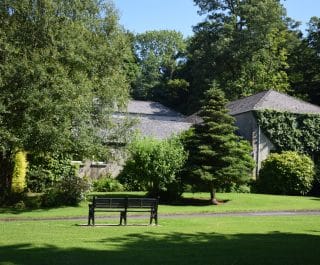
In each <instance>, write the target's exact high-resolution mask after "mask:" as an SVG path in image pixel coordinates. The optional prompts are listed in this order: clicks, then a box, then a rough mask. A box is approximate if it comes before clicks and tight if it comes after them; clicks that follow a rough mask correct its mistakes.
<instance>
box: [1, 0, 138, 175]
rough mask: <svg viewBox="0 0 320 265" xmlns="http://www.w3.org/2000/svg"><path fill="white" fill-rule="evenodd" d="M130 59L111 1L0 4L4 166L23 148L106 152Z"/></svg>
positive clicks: (80, 153)
mask: <svg viewBox="0 0 320 265" xmlns="http://www.w3.org/2000/svg"><path fill="white" fill-rule="evenodd" d="M128 58H133V54H132V50H131V48H130V43H129V41H128V38H127V35H126V34H125V33H124V31H123V30H122V28H121V27H120V26H119V25H118V17H117V13H116V12H115V10H114V7H113V6H112V5H111V4H110V3H109V2H107V1H96V0H85V1H64V0H21V1H15V0H7V1H1V3H0V91H1V93H0V148H1V155H0V166H1V167H2V169H3V168H5V165H4V163H5V162H4V161H6V160H8V159H10V156H11V154H12V153H14V152H15V150H17V149H18V150H26V151H27V152H38V153H45V152H60V153H72V154H73V155H74V156H75V158H80V159H81V158H84V157H90V156H91V155H93V154H95V155H97V154H100V155H105V153H106V151H105V150H106V148H105V147H103V141H104V140H105V139H103V137H101V135H102V134H101V133H99V132H100V129H101V128H103V129H106V130H108V128H111V126H112V124H111V120H110V113H111V112H112V111H113V109H114V106H115V105H118V106H122V105H124V103H125V102H126V100H127V98H128V92H129V90H128V88H129V87H128V82H127V71H126V62H127V61H128ZM105 135H108V134H105ZM3 171H5V170H2V172H3Z"/></svg>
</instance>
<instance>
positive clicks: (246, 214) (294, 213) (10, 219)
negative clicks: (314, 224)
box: [0, 210, 320, 222]
mask: <svg viewBox="0 0 320 265" xmlns="http://www.w3.org/2000/svg"><path fill="white" fill-rule="evenodd" d="M299 215H320V210H314V211H264V212H230V213H192V214H161V213H160V214H159V219H160V220H161V219H176V218H191V217H212V218H217V217H228V216H230V217H254V216H299ZM146 216H147V215H146V214H145V215H140V214H134V215H131V216H130V217H129V218H130V219H139V218H145V217H146ZM87 218H88V217H87V216H73V217H48V218H46V217H45V218H19V217H8V218H1V217H0V222H21V221H63V220H65V221H77V220H87ZM96 219H119V216H100V217H96Z"/></svg>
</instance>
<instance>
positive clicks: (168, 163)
mask: <svg viewBox="0 0 320 265" xmlns="http://www.w3.org/2000/svg"><path fill="white" fill-rule="evenodd" d="M129 154H130V157H129V159H128V160H127V162H126V165H125V166H124V168H123V171H122V173H121V177H120V178H119V179H120V180H122V181H123V180H126V179H128V180H130V182H131V183H135V184H139V185H140V186H139V188H141V189H145V190H147V191H148V194H149V195H150V196H153V197H155V196H159V195H161V199H164V197H165V196H166V193H171V192H175V193H179V190H180V189H179V188H177V186H176V185H179V180H178V179H177V175H178V173H179V172H180V170H181V168H182V166H183V165H184V162H185V160H186V157H187V155H186V152H185V151H184V149H183V146H182V144H181V143H180V141H179V140H178V139H177V138H173V139H170V140H156V139H153V138H142V139H136V140H134V141H133V142H132V143H131V144H130V146H129ZM124 183H125V181H124ZM125 185H126V183H125ZM180 193H181V192H180ZM179 195H180V194H175V196H172V194H170V197H171V198H172V197H177V196H179Z"/></svg>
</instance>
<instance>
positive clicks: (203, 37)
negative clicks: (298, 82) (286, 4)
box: [189, 0, 288, 104]
mask: <svg viewBox="0 0 320 265" xmlns="http://www.w3.org/2000/svg"><path fill="white" fill-rule="evenodd" d="M194 2H195V3H196V4H197V5H198V6H199V7H200V13H201V14H207V19H206V21H205V22H202V23H199V24H198V25H197V26H195V27H194V32H195V35H194V37H193V39H192V40H191V45H190V48H189V53H190V56H191V58H190V62H191V67H192V75H193V82H192V94H193V101H196V103H198V104H199V98H201V97H203V93H204V92H205V91H206V90H207V89H208V88H209V86H210V84H211V83H212V81H213V80H214V81H216V82H217V83H218V84H219V85H220V87H221V88H222V89H223V90H224V91H225V93H226V96H227V97H228V98H229V99H235V98H238V97H240V96H248V95H251V94H252V93H255V92H258V91H261V90H265V89H268V88H272V89H275V90H279V91H285V90H286V89H287V88H288V80H287V76H286V72H285V69H286V67H287V63H286V57H287V51H286V48H285V38H286V34H287V28H286V24H285V22H284V19H283V17H284V16H285V11H284V9H283V7H282V5H281V4H280V3H279V1H278V0H250V1H248V0H246V1H239V0H194ZM192 103H194V102H192Z"/></svg>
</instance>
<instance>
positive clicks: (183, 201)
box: [160, 198, 230, 206]
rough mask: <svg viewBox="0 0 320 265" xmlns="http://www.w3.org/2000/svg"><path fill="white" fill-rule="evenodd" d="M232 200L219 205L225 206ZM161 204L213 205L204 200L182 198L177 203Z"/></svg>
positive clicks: (221, 201)
mask: <svg viewBox="0 0 320 265" xmlns="http://www.w3.org/2000/svg"><path fill="white" fill-rule="evenodd" d="M229 201H230V200H218V202H219V203H221V204H224V203H227V202H229ZM160 204H164V205H173V206H209V205H212V203H211V201H210V200H208V199H203V198H181V199H179V200H177V201H175V202H172V203H168V202H163V203H160Z"/></svg>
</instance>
